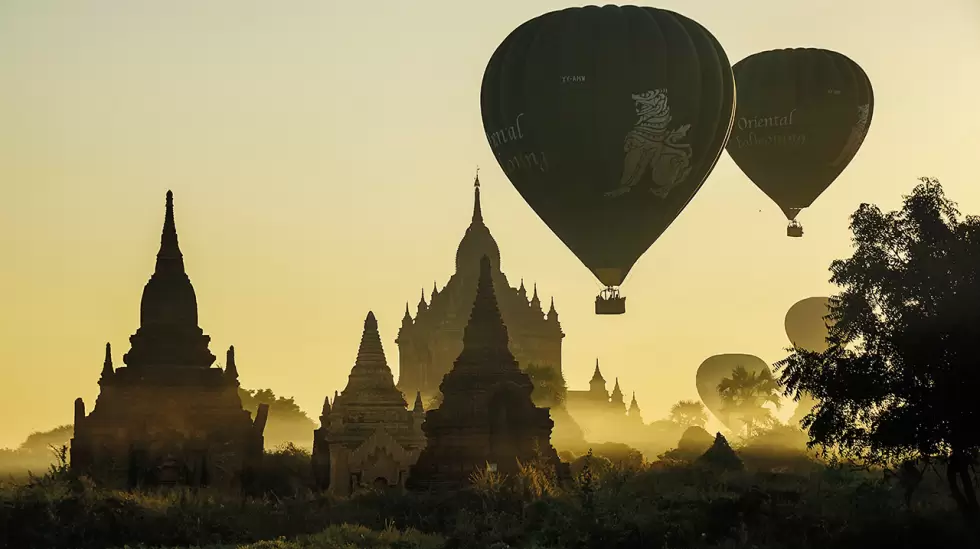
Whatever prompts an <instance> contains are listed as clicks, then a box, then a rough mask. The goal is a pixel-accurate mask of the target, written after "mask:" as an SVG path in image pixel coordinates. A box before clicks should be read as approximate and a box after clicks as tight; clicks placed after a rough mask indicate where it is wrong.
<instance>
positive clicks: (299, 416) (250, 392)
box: [238, 388, 313, 424]
mask: <svg viewBox="0 0 980 549" xmlns="http://www.w3.org/2000/svg"><path fill="white" fill-rule="evenodd" d="M238 396H239V397H241V399H242V407H243V408H245V410H247V411H249V412H251V413H253V414H254V413H255V411H256V410H258V408H259V404H268V405H269V419H270V421H271V420H273V419H275V420H276V421H284V422H285V421H298V422H303V423H310V424H313V420H312V419H310V417H309V416H307V415H306V412H304V411H303V410H302V409H301V408H300V407H299V405H297V404H296V402H294V401H293V397H288V398H287V397H281V396H280V397H277V396H276V395H275V393H273V392H272V389H258V390H256V389H243V388H239V389H238Z"/></svg>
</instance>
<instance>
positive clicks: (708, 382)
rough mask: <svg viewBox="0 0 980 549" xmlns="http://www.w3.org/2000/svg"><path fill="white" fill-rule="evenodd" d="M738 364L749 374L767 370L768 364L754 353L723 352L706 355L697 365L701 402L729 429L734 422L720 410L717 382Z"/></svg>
mask: <svg viewBox="0 0 980 549" xmlns="http://www.w3.org/2000/svg"><path fill="white" fill-rule="evenodd" d="M739 366H742V367H744V368H745V369H746V370H747V371H748V372H749V373H750V374H751V373H756V374H758V373H761V372H769V373H770V374H771V373H772V372H771V371H770V370H769V365H768V364H767V363H766V361H764V360H762V359H761V358H759V357H757V356H754V355H743V354H725V355H715V356H712V357H708V359H706V360H705V361H704V362H702V363H701V366H700V367H698V372H697V376H696V378H695V384H696V385H697V388H698V395H699V396H700V397H701V402H703V403H704V406H705V407H706V408H707V409H708V411H710V412H711V413H712V414H714V416H715V417H716V418H718V419H719V420H720V421H721V422H722V423H724V424H725V426H727V427H728V428H729V429H736V428H737V424H736V422H734V421H732V420H731V419H730V418H728V417H726V414H725V413H723V412H722V411H721V408H722V402H721V396H720V395H719V394H718V384H719V383H721V382H722V380H723V379H725V378H729V377H731V376H732V371H733V370H735V368H738V367H739Z"/></svg>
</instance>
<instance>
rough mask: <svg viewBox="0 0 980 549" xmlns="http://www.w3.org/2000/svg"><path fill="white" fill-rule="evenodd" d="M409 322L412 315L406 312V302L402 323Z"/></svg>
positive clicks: (406, 303)
mask: <svg viewBox="0 0 980 549" xmlns="http://www.w3.org/2000/svg"><path fill="white" fill-rule="evenodd" d="M411 321H412V313H410V312H408V302H407V301H406V302H405V316H403V317H402V322H403V323H404V322H411Z"/></svg>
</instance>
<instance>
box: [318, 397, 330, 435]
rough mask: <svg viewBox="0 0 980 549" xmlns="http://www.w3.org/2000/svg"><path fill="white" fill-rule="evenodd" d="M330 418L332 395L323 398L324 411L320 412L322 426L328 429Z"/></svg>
mask: <svg viewBox="0 0 980 549" xmlns="http://www.w3.org/2000/svg"><path fill="white" fill-rule="evenodd" d="M329 417H330V395H327V396H325V397H323V409H322V410H320V426H321V427H326V424H327V419H328V418H329Z"/></svg>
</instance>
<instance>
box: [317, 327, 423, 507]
mask: <svg viewBox="0 0 980 549" xmlns="http://www.w3.org/2000/svg"><path fill="white" fill-rule="evenodd" d="M422 419H423V410H422V396H421V395H420V394H418V393H416V395H415V405H414V408H413V409H412V410H409V409H408V404H407V403H406V402H405V397H404V396H403V395H402V393H401V391H399V390H398V389H397V388H396V387H395V382H394V378H393V377H392V375H391V368H389V367H388V362H387V360H386V359H385V354H384V349H383V348H382V345H381V337H380V335H379V334H378V321H377V319H376V318H375V317H374V313H373V312H369V313H368V315H367V318H366V319H364V332H363V334H362V335H361V344H360V347H359V348H358V351H357V359H356V360H355V362H354V367H353V368H351V372H350V376H349V378H348V381H347V387H346V388H345V389H344V390H343V391H342V392H341V393H340V394H336V393H335V396H334V400H333V405H332V406H331V403H330V400H329V398H326V399H324V402H323V411H322V413H321V415H320V424H321V427H320V428H319V429H317V430H316V431H314V433H313V469H314V476H315V478H316V479H317V483H318V484H319V487H320V488H321V489H325V490H327V492H328V493H331V494H334V495H340V496H346V495H350V494H352V493H353V492H355V491H356V490H358V489H361V488H377V489H388V488H397V489H404V488H405V482H406V479H407V477H408V472H409V468H410V467H411V466H412V464H414V463H415V461H416V460H417V459H418V457H419V452H421V450H422V448H423V447H425V435H423V434H422Z"/></svg>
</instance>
